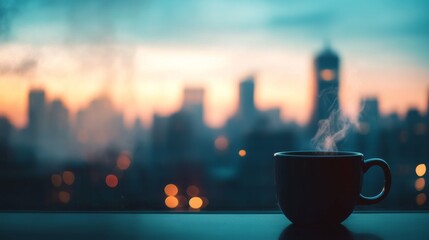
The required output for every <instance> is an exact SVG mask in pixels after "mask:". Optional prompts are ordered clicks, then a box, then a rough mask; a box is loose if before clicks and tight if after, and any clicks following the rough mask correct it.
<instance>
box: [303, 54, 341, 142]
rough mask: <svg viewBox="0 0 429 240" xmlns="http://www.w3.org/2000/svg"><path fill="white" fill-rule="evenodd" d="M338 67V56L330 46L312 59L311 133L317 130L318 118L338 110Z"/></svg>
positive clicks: (326, 116)
mask: <svg viewBox="0 0 429 240" xmlns="http://www.w3.org/2000/svg"><path fill="white" fill-rule="evenodd" d="M339 67H340V58H339V57H338V55H337V54H336V53H335V52H334V51H333V50H332V49H331V48H330V47H326V48H325V49H324V50H323V51H322V52H321V53H319V54H318V55H317V56H316V58H315V60H314V76H315V77H314V78H315V79H314V80H315V95H314V104H313V113H312V117H311V120H310V131H311V134H312V135H313V134H314V133H315V132H316V131H317V128H318V122H319V121H320V120H322V119H327V118H328V117H329V115H330V114H331V112H333V111H338V110H339V103H338V100H339V99H338V90H339V85H340V78H339Z"/></svg>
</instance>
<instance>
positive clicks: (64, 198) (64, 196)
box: [58, 191, 70, 203]
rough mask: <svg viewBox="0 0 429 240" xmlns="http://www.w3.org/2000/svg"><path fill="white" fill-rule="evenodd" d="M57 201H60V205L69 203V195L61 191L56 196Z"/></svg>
mask: <svg viewBox="0 0 429 240" xmlns="http://www.w3.org/2000/svg"><path fill="white" fill-rule="evenodd" d="M58 199H60V201H61V202H62V203H68V202H69V201H70V193H68V192H66V191H61V192H60V193H59V194H58Z"/></svg>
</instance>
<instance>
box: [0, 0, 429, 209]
mask: <svg viewBox="0 0 429 240" xmlns="http://www.w3.org/2000/svg"><path fill="white" fill-rule="evenodd" d="M428 7H429V3H428V2H427V1H424V0H410V1H400V0H376V1H340V0H332V1H323V3H322V2H311V3H310V2H304V1H297V0H291V1H276V0H270V1H226V0H225V1H223V0H206V1H196V0H195V1H190V0H189V1H188V0H187V1H173V0H171V1H168V0H157V1H151V0H147V1H133V0H123V1H115V0H113V1H103V0H89V1H87V0H85V1H83V0H75V1H65V0H55V1H54V0H34V1H27V0H20V1H13V0H1V1H0V209H2V210H17V209H19V210H25V209H26V210H159V211H201V210H202V211H206V210H207V211H210V210H212V211H216V210H221V211H224V210H246V211H252V210H277V209H278V207H277V204H276V196H275V188H274V175H273V174H274V170H273V157H272V156H273V153H274V152H277V151H286V150H351V151H359V152H362V153H364V155H365V156H366V157H368V158H369V157H381V158H384V159H385V160H386V161H387V162H388V163H389V164H390V166H391V170H392V174H393V185H392V190H391V193H390V194H389V196H388V198H387V199H386V200H384V201H382V202H381V203H379V204H377V205H373V206H366V207H359V208H358V209H361V210H420V209H429V202H428V201H427V195H428V194H429V192H428V189H429V188H428V186H426V180H427V174H426V167H427V165H428V160H429V130H428V127H429V111H428V110H429V105H428V103H429V48H428V44H427V43H428V42H429V15H428V14H427V10H426V9H427V8H428ZM363 185H364V186H363V193H364V194H365V195H368V196H370V195H375V194H377V193H378V192H379V191H380V190H381V189H382V187H383V174H382V171H381V169H376V168H375V169H371V170H370V171H369V172H368V173H367V174H366V175H365V178H364V182H363Z"/></svg>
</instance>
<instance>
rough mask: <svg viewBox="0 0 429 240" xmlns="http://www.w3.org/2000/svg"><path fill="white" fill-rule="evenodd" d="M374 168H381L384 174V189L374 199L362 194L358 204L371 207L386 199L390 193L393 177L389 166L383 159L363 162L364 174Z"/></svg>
mask: <svg viewBox="0 0 429 240" xmlns="http://www.w3.org/2000/svg"><path fill="white" fill-rule="evenodd" d="M372 166H379V167H381V169H383V172H384V188H383V190H381V192H380V193H379V194H377V195H376V196H373V197H365V196H363V195H362V194H360V195H359V199H358V204H361V205H369V204H375V203H378V202H380V201H381V200H383V199H384V198H386V196H387V194H388V193H389V191H390V185H391V183H392V176H391V174H390V168H389V165H388V164H387V163H386V161H384V160H383V159H381V158H371V159H367V160H365V161H364V162H363V173H366V172H367V171H368V169H369V168H371V167H372Z"/></svg>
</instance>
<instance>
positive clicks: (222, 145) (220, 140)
mask: <svg viewBox="0 0 429 240" xmlns="http://www.w3.org/2000/svg"><path fill="white" fill-rule="evenodd" d="M228 145H229V142H228V139H227V138H226V137H225V136H219V137H217V138H216V140H215V147H216V149H217V150H220V151H223V150H226V149H227V148H228Z"/></svg>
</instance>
